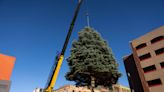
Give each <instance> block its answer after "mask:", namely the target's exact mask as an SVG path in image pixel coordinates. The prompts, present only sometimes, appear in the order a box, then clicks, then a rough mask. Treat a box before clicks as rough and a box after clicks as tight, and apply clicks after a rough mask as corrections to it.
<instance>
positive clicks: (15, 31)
mask: <svg viewBox="0 0 164 92" xmlns="http://www.w3.org/2000/svg"><path fill="white" fill-rule="evenodd" d="M76 4H77V0H0V53H3V54H7V55H11V56H15V57H16V58H17V60H16V63H15V67H14V70H13V73H12V77H11V80H12V85H11V91H10V92H32V90H33V89H34V88H36V87H42V88H43V87H44V86H45V84H46V81H47V78H48V75H49V72H50V68H51V66H52V64H53V60H54V57H55V55H56V52H57V51H61V49H62V46H63V43H64V40H65V36H66V34H67V31H68V28H69V24H70V21H71V19H72V16H73V12H74V9H75V6H76ZM88 9H89V10H88V11H89V13H90V24H91V26H92V27H93V28H94V29H96V30H97V31H98V32H99V33H101V35H102V37H103V38H104V39H105V40H107V42H108V43H109V46H110V47H111V48H112V50H113V53H114V55H115V57H116V60H117V62H118V63H119V65H120V66H119V71H120V72H121V73H122V74H123V76H122V77H121V78H120V79H119V83H120V84H122V85H125V86H128V81H127V78H126V73H125V69H124V65H123V60H122V57H123V56H125V55H127V54H130V53H131V49H130V45H129V42H130V41H131V40H133V39H135V38H138V37H139V36H142V35H144V34H145V33H147V32H150V31H152V30H153V29H155V28H158V27H160V26H162V25H164V0H88ZM85 11H86V4H85V3H84V4H83V5H82V8H81V10H80V13H79V16H78V19H77V21H76V25H75V28H74V31H73V34H72V36H71V39H70V42H69V45H68V48H67V50H66V55H65V58H67V57H68V56H69V54H70V52H69V51H70V48H71V43H72V40H73V39H77V38H78V32H79V31H80V30H81V29H82V28H84V27H85V26H86V17H85ZM67 71H68V66H67V63H66V60H64V63H63V65H62V67H61V72H60V74H59V77H58V80H57V84H56V86H55V88H59V87H60V86H63V85H65V84H73V82H69V81H66V80H65V78H64V76H65V73H66V72H67Z"/></svg>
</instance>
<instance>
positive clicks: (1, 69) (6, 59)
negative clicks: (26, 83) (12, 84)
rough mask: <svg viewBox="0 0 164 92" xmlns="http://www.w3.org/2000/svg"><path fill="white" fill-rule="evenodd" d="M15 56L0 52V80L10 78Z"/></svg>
mask: <svg viewBox="0 0 164 92" xmlns="http://www.w3.org/2000/svg"><path fill="white" fill-rule="evenodd" d="M15 60H16V58H15V57H12V56H6V55H4V54H0V80H10V77H11V73H12V70H13V68H14V63H15Z"/></svg>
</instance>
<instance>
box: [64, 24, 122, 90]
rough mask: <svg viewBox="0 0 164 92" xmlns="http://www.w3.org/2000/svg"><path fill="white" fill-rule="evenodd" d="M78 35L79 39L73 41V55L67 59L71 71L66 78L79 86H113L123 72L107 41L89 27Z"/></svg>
mask: <svg viewBox="0 0 164 92" xmlns="http://www.w3.org/2000/svg"><path fill="white" fill-rule="evenodd" d="M78 35H79V39H78V40H75V41H73V44H72V48H71V55H70V56H69V57H68V59H67V62H68V65H69V68H70V71H69V72H68V73H67V74H66V79H67V80H70V81H75V82H76V85H77V86H92V87H95V86H98V85H101V86H108V87H111V85H112V84H115V83H116V82H117V81H118V78H119V77H120V76H121V74H120V73H119V72H118V64H117V63H116V61H115V59H114V56H113V54H112V51H111V49H110V48H109V47H108V44H107V42H106V41H105V40H103V39H102V37H101V36H100V34H99V33H98V32H96V31H94V30H93V29H92V28H89V27H86V28H84V29H83V30H82V31H80V32H79V34H78Z"/></svg>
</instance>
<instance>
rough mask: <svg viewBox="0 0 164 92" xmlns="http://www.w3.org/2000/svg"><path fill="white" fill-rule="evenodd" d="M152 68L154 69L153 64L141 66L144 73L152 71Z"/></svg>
mask: <svg viewBox="0 0 164 92" xmlns="http://www.w3.org/2000/svg"><path fill="white" fill-rule="evenodd" d="M154 70H156V67H155V65H152V66H148V67H145V68H143V71H144V73H148V72H151V71H154Z"/></svg>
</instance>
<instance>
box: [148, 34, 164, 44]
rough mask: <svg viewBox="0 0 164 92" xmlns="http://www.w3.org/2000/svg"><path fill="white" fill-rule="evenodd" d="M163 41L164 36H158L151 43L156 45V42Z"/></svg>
mask: <svg viewBox="0 0 164 92" xmlns="http://www.w3.org/2000/svg"><path fill="white" fill-rule="evenodd" d="M163 39H164V36H158V37H156V38H154V39H152V40H151V43H152V44H153V43H156V42H158V41H161V40H163Z"/></svg>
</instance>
